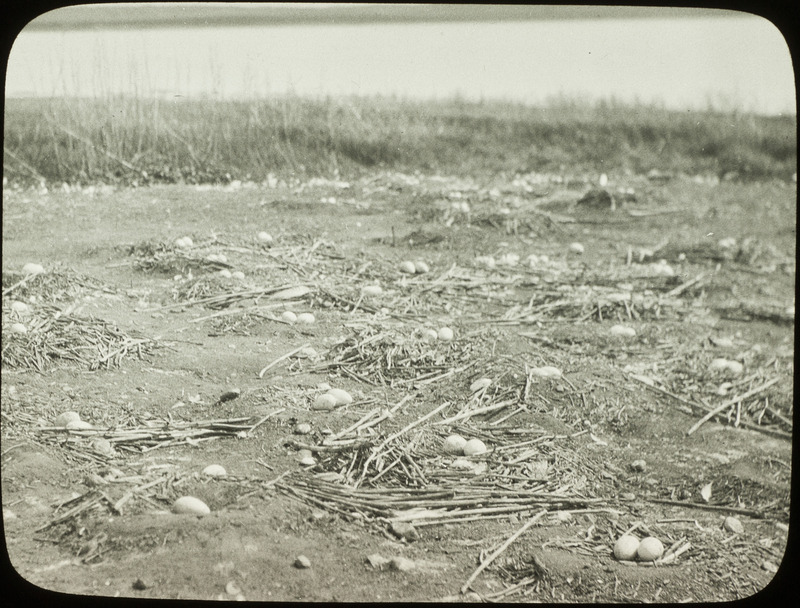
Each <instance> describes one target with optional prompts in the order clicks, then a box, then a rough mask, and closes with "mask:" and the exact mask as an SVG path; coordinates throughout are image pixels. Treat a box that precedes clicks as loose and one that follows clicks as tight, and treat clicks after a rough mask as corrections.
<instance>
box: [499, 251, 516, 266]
mask: <svg viewBox="0 0 800 608" xmlns="http://www.w3.org/2000/svg"><path fill="white" fill-rule="evenodd" d="M497 263H498V264H500V265H501V266H516V265H517V264H518V263H519V256H518V255H517V254H516V253H505V254H503V255H501V256H500V259H498V260H497Z"/></svg>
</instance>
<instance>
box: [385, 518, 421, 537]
mask: <svg viewBox="0 0 800 608" xmlns="http://www.w3.org/2000/svg"><path fill="white" fill-rule="evenodd" d="M389 531H391V533H392V534H394V535H395V536H397V537H398V538H402V539H403V540H407V541H414V540H419V533H418V532H417V529H416V528H415V527H414V526H413V525H411V524H410V523H408V522H404V521H398V522H392V523H391V524H389Z"/></svg>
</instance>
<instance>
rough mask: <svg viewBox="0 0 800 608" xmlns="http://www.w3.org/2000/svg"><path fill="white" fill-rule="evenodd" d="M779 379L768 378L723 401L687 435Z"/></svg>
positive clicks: (688, 433)
mask: <svg viewBox="0 0 800 608" xmlns="http://www.w3.org/2000/svg"><path fill="white" fill-rule="evenodd" d="M778 380H780V378H773V379H772V380H768V381H767V382H765V383H764V384H762V385H761V386H757V387H756V388H753V389H750V390H749V391H747V392H746V393H743V394H741V395H737V396H736V397H734V398H733V399H730V400H729V401H726V402H725V403H723V404H722V405H720V406H718V407H715V408H714V409H713V410H711V411H710V412H708V414H706V415H705V416H703V417H702V418H701V419H700V420H698V421H697V422H695V423H694V425H693V426H692V428H690V429H689V430H688V431H687V432H686V434H687V435H691V434H692V433H694V432H695V431H696V430H697V429H699V428H700V427H701V426H702V425H703V424H705V423H706V422H707V421H708V420H710V419H711V418H713V417H714V416H716V415H717V414H719V413H720V412H722V411H723V410H725V409H727V408H729V407H730V406H732V405H735V404H736V403H738V402H739V401H744V400H745V399H748V398H750V397H752V396H753V395H755V394H757V393H760V392H761V391H763V390H765V389H768V388H769V387H770V386H772V385H773V384H775V383H776V382H778Z"/></svg>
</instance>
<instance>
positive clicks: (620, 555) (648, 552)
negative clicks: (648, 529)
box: [614, 534, 664, 562]
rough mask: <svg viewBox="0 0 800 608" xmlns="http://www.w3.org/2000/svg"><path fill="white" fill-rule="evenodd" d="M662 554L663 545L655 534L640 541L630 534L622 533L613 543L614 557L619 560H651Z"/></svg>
mask: <svg viewBox="0 0 800 608" xmlns="http://www.w3.org/2000/svg"><path fill="white" fill-rule="evenodd" d="M662 555H664V545H663V544H662V543H661V541H660V540H658V539H657V538H656V537H655V536H648V537H647V538H643V539H642V540H641V541H640V540H639V539H638V538H636V537H635V536H633V535H631V534H624V535H622V536H620V537H619V539H618V540H617V542H616V543H614V557H616V558H617V559H620V560H626V561H632V560H634V559H638V560H639V561H643V562H652V561H653V560H656V559H658V558H659V557H661V556H662Z"/></svg>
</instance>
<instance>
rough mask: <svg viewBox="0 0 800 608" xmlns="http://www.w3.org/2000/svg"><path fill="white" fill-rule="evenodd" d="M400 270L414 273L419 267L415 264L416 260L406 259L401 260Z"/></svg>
mask: <svg viewBox="0 0 800 608" xmlns="http://www.w3.org/2000/svg"><path fill="white" fill-rule="evenodd" d="M398 269H399V270H400V272H405V273H406V274H414V273H415V272H417V267H416V266H414V262H411V261H409V260H406V261H405V262H400V266H398Z"/></svg>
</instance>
